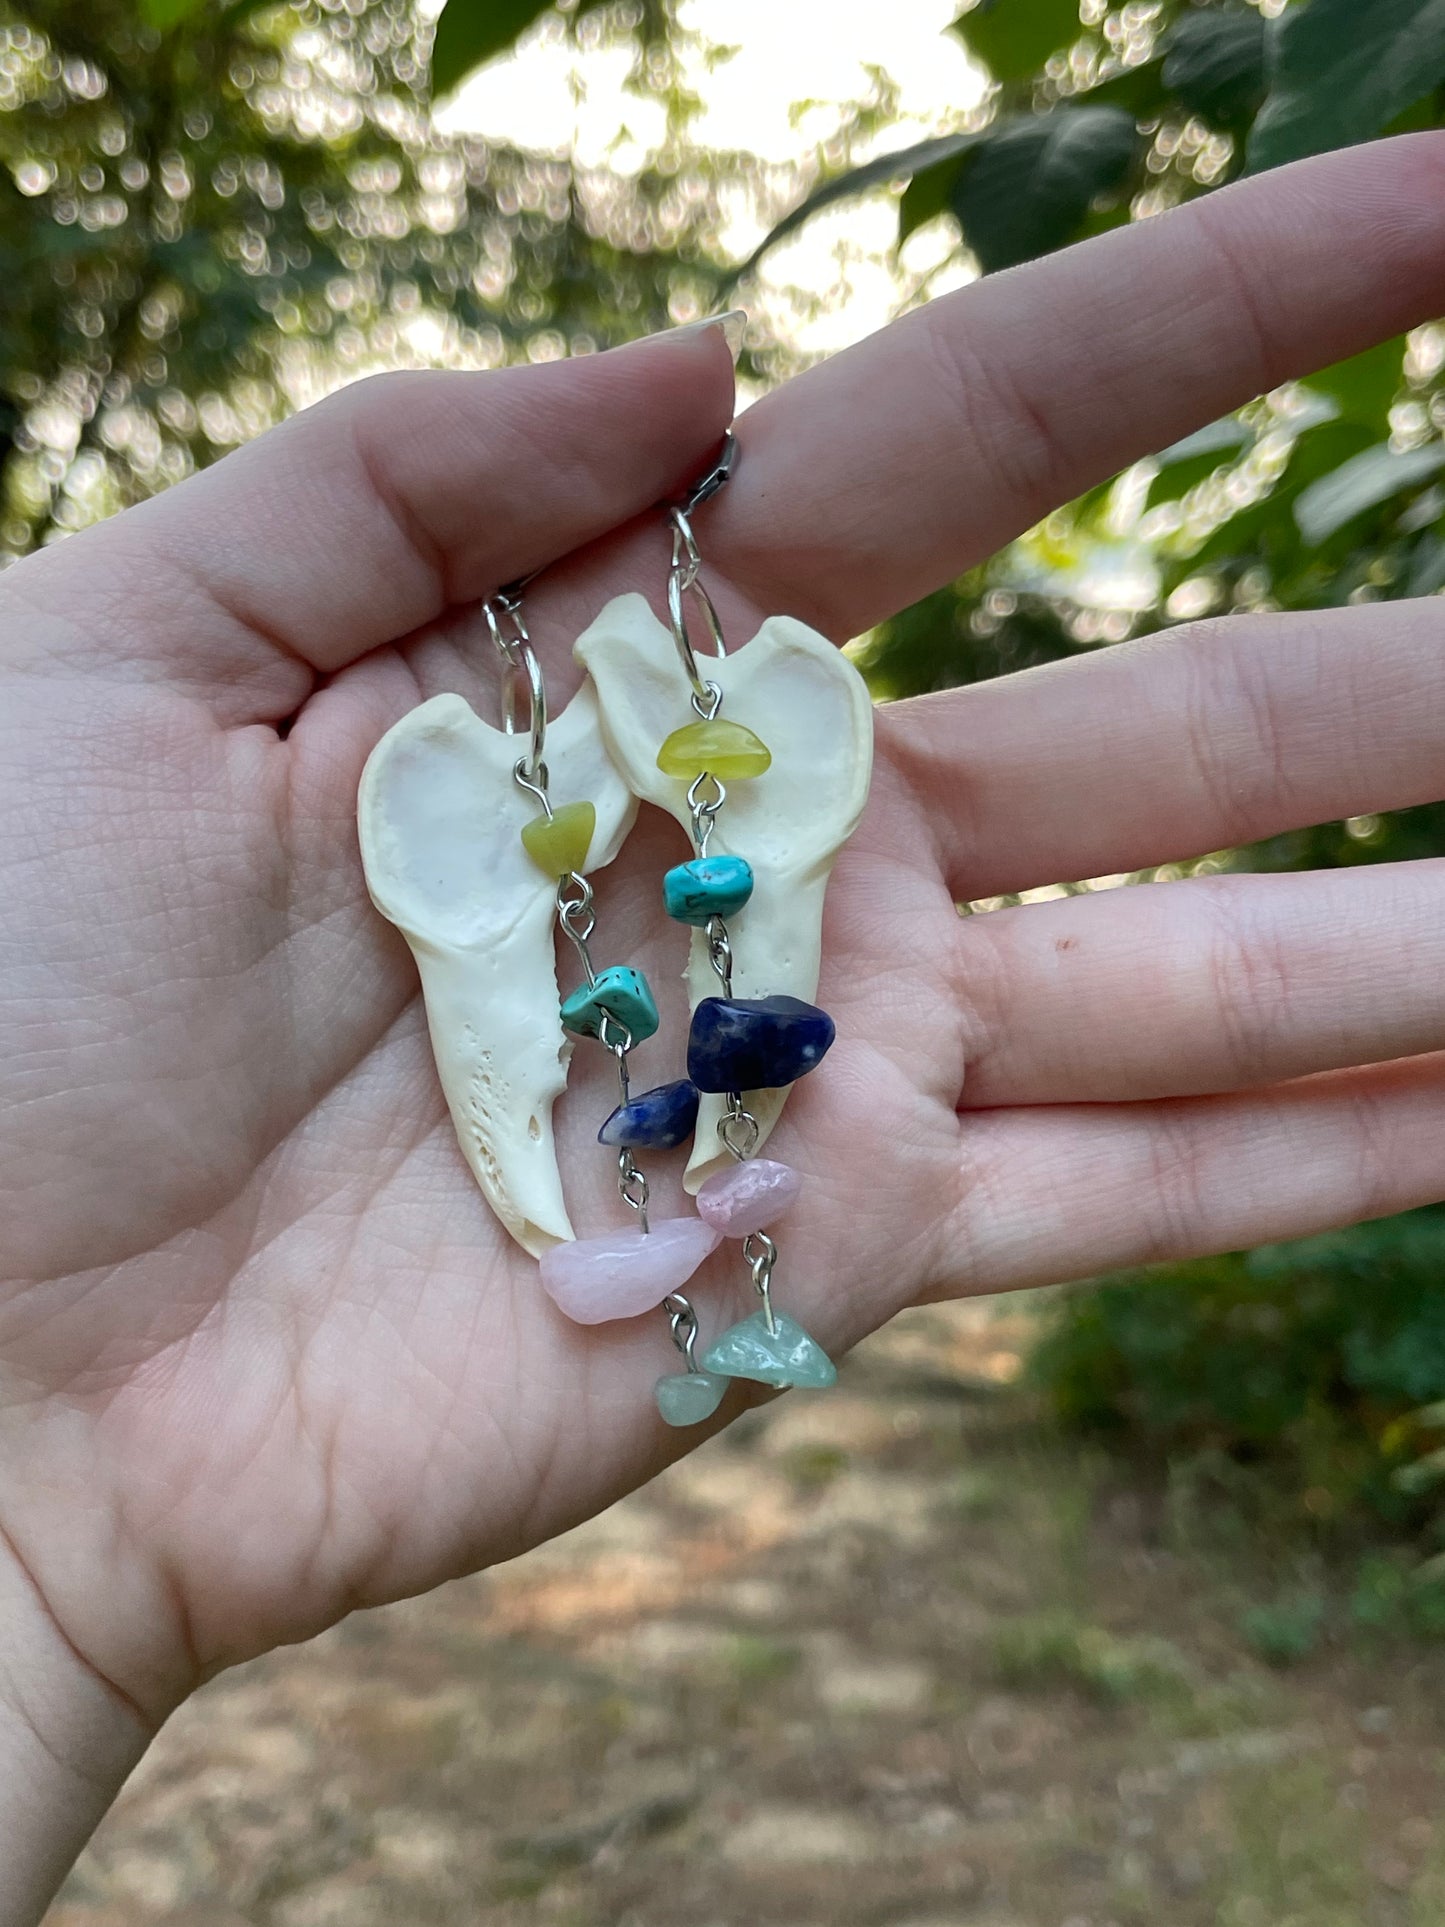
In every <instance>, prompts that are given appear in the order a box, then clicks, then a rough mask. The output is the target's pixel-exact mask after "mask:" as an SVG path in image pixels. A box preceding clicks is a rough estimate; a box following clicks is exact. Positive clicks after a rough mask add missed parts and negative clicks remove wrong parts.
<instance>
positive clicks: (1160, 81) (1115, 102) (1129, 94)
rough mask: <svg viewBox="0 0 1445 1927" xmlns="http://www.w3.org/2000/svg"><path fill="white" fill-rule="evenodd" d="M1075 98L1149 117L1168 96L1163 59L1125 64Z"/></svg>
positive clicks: (1135, 116)
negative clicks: (1135, 65)
mask: <svg viewBox="0 0 1445 1927" xmlns="http://www.w3.org/2000/svg"><path fill="white" fill-rule="evenodd" d="M1076 98H1077V99H1078V100H1079V101H1080V103H1081V104H1083V103H1086V104H1087V105H1088V106H1090V107H1123V108H1126V109H1127V110H1128V112H1129V113H1131V114H1132V115H1133V116H1134V118H1135V120H1150V119H1152V118H1153V117H1154V116H1155V115H1156V114H1158V113H1159V111H1160V109H1161V108H1163V107H1164V106H1165V105H1166V103H1167V102H1168V99H1169V93H1168V89H1167V88H1166V87H1165V85H1164V61H1163V59H1162V57H1159V56H1156V57H1155V58H1154V59H1153V60H1143V61H1141V62H1140V63H1139V65H1138V66H1137V67H1125V68H1123V69H1122V70H1121V71H1120V72H1119V73H1117V74H1110V76H1109V78H1108V79H1107V80H1101V81H1100V82H1099V83H1098V85H1097V86H1096V87H1090V88H1089V90H1088V91H1087V93H1083V94H1079V95H1078V96H1076Z"/></svg>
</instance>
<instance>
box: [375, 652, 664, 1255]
mask: <svg viewBox="0 0 1445 1927" xmlns="http://www.w3.org/2000/svg"><path fill="white" fill-rule="evenodd" d="M525 747H526V744H525V738H522V737H518V736H508V735H507V734H506V733H505V732H504V731H502V730H500V729H494V728H493V727H492V726H491V724H490V723H486V722H484V721H483V720H482V719H481V717H480V716H478V715H477V714H476V713H475V712H474V711H473V709H472V708H471V706H470V704H468V703H467V702H465V701H464V700H463V699H462V697H460V696H433V697H432V699H431V700H430V701H429V702H425V703H422V704H421V705H420V706H419V707H418V708H416V709H413V710H412V711H411V712H410V713H409V714H408V715H406V716H403V717H402V719H401V721H400V722H398V723H396V724H394V725H393V727H392V728H391V729H389V730H388V731H387V733H386V735H385V736H383V737H382V739H381V741H380V742H379V743H378V744H377V746H376V748H375V749H374V750H373V751H372V753H371V756H370V757H369V759H368V761H367V764H366V768H365V770H364V771H363V772H362V778H361V789H360V794H359V797H358V806H357V818H358V828H359V831H360V838H361V853H362V863H363V866H364V868H365V871H366V882H367V888H368V889H369V890H370V892H371V898H372V901H373V903H375V905H376V907H377V909H378V910H379V911H380V912H381V914H382V915H383V916H384V917H386V918H387V919H388V920H389V921H390V922H392V923H394V924H395V925H396V926H397V928H398V929H399V930H400V931H401V933H402V935H403V936H404V937H405V938H406V940H407V943H408V944H409V945H410V946H411V950H412V953H413V955H414V956H415V958H416V962H417V969H418V973H419V975H420V977H421V987H422V995H423V997H424V998H425V1001H426V1014H427V1027H428V1029H429V1031H430V1033H431V1043H432V1051H433V1054H434V1055H435V1057H436V1064H437V1071H438V1074H439V1076H440V1078H441V1084H442V1089H443V1090H444V1091H445V1093H446V1099H447V1104H448V1107H449V1108H450V1110H451V1115H452V1122H453V1124H454V1125H455V1127H456V1133H457V1141H458V1143H459V1145H460V1146H461V1151H462V1155H463V1157H464V1158H465V1159H466V1161H467V1164H468V1166H469V1167H470V1169H471V1172H472V1175H473V1176H474V1177H475V1178H476V1181H477V1183H478V1184H479V1185H480V1186H481V1189H482V1191H483V1193H484V1195H485V1196H486V1199H487V1202H488V1203H489V1204H490V1205H491V1207H492V1209H493V1211H494V1212H495V1213H496V1215H497V1217H498V1218H499V1219H500V1220H501V1222H502V1224H503V1225H504V1226H505V1227H506V1229H507V1231H508V1232H510V1234H511V1235H512V1237H513V1238H515V1239H516V1241H517V1242H518V1244H520V1245H521V1246H523V1248H524V1249H525V1250H527V1251H529V1252H531V1253H532V1255H533V1256H534V1257H540V1256H541V1254H542V1253H543V1252H544V1251H546V1250H548V1249H550V1248H551V1247H552V1246H553V1245H556V1244H559V1243H562V1242H565V1241H567V1240H570V1239H571V1238H572V1237H573V1236H574V1235H575V1234H574V1232H573V1229H572V1225H571V1221H570V1220H569V1218H568V1215H567V1206H566V1203H565V1201H564V1199H563V1195H562V1180H561V1176H560V1174H559V1172H558V1169H557V1150H556V1144H555V1141H554V1138H553V1134H552V1106H553V1103H554V1102H555V1100H556V1099H557V1098H558V1097H559V1096H560V1095H561V1092H562V1090H563V1088H564V1086H565V1084H566V1066H567V1060H568V1057H569V1055H570V1049H571V1047H570V1044H569V1042H568V1040H567V1038H566V1036H565V1034H564V1032H563V1029H562V1020H561V1017H560V1015H559V1000H558V991H557V974H556V963H555V951H554V946H553V918H554V912H555V903H554V898H555V893H556V882H555V880H554V879H550V878H548V877H546V876H544V875H543V874H542V872H541V871H540V870H539V869H538V868H537V867H536V865H535V864H534V863H533V861H532V859H531V858H530V857H529V856H528V854H527V852H526V849H525V848H524V846H523V843H522V826H523V824H525V823H527V822H530V821H531V820H532V819H533V818H534V817H536V816H538V815H539V814H540V813H541V806H540V804H539V803H538V802H537V800H536V798H535V797H533V796H529V795H528V794H527V793H526V792H525V791H524V790H522V789H521V788H519V786H518V785H517V783H516V782H515V781H514V780H513V774H512V772H513V770H514V768H515V766H516V763H517V760H518V757H519V756H521V755H522V754H523V753H524V751H525ZM546 763H547V769H548V774H549V778H550V786H549V793H550V796H551V799H552V802H553V806H554V808H555V807H557V806H558V805H561V804H565V803H571V802H582V801H587V802H590V803H592V804H593V805H594V806H595V808H596V811H597V826H596V830H595V831H594V833H593V837H592V850H591V855H590V857H589V859H588V863H589V869H592V870H596V869H600V868H601V867H602V866H603V865H604V864H607V863H610V862H611V861H612V859H613V857H614V856H616V854H617V852H618V850H619V849H620V848H621V846H622V843H623V840H624V838H625V837H626V835H627V832H628V830H629V829H630V828H631V826H632V821H633V817H634V816H635V814H636V811H637V803H636V799H635V798H634V797H633V795H632V793H631V791H630V790H629V788H628V786H627V784H626V783H625V782H624V781H623V780H622V777H621V775H620V773H619V772H618V770H617V768H616V767H615V765H614V764H613V762H612V760H611V758H610V757H609V755H608V753H607V749H606V746H605V744H604V742H603V738H602V733H601V729H600V726H599V718H598V710H597V701H596V697H595V695H594V694H593V692H592V690H591V689H590V688H587V687H585V686H584V687H583V688H582V689H581V690H579V691H578V693H577V694H576V695H575V696H574V697H573V698H572V701H571V702H570V703H569V704H568V705H567V707H566V709H564V710H563V712H562V714H561V715H560V716H558V717H557V718H556V719H555V720H554V721H553V722H552V723H551V725H550V726H549V728H548V731H547V746H546Z"/></svg>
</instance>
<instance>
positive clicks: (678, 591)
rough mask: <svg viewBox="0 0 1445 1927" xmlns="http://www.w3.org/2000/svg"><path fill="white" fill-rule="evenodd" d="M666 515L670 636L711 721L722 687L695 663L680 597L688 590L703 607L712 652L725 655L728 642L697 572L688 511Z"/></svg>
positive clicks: (696, 702)
mask: <svg viewBox="0 0 1445 1927" xmlns="http://www.w3.org/2000/svg"><path fill="white" fill-rule="evenodd" d="M668 516H669V518H670V520H671V522H672V567H671V568H670V569H669V570H668V573H667V614H668V619H669V621H670V622H671V625H672V640H673V642H674V643H675V644H676V646H677V654H678V660H679V661H680V662H681V664H682V668H683V674H684V675H685V676H686V677H687V680H688V682H689V683H690V685H691V687H692V706H693V708H694V709H695V710H696V711H697V713H698V715H699V716H701V717H702V719H703V721H704V722H711V721H712V719H713V717H714V716H716V715H717V713H718V710H719V709H720V708H721V707H722V690H721V689H720V688H719V687H718V685H717V684H716V683H715V682H708V681H706V680H705V679H704V677H703V675H702V673H701V671H700V670H699V669H698V666H697V656H696V654H695V653H694V650H693V646H692V638H691V637H690V636H689V635H688V633H687V611H686V608H685V606H684V603H683V597H684V596H685V595H686V594H687V593H688V592H689V590H690V591H691V592H692V594H693V595H694V596H695V597H696V599H697V603H698V607H699V608H700V609H701V610H702V615H703V621H704V622H705V624H706V626H707V629H708V632H709V634H710V635H711V637H712V645H713V654H714V655H715V656H720V657H721V656H725V655H726V654H727V645H726V643H725V642H724V641H723V633H722V624H721V623H720V622H719V621H718V613H717V610H716V609H715V608H714V607H713V601H712V597H711V596H710V595H709V594H708V592H707V590H706V589H705V588H704V587H703V585H702V582H701V580H700V579H699V576H698V569H699V568H700V566H701V563H702V558H701V556H700V555H699V554H698V548H697V542H696V540H695V538H694V536H693V533H692V525H691V523H690V522H689V521H688V519H687V511H686V510H685V509H681V508H672V509H669V510H668Z"/></svg>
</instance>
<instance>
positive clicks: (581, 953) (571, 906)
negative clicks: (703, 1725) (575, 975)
mask: <svg viewBox="0 0 1445 1927" xmlns="http://www.w3.org/2000/svg"><path fill="white" fill-rule="evenodd" d="M592 905H593V896H592V885H591V884H590V883H589V882H588V881H587V879H586V877H582V876H578V874H577V872H576V871H575V870H572V871H570V872H569V873H568V874H567V875H566V876H564V877H562V878H561V879H560V880H559V881H558V884H557V922H558V925H559V926H560V928H561V929H562V931H563V932H564V934H565V935H566V936H567V937H569V938H570V939H571V943H572V948H573V949H574V950H575V951H576V952H577V955H578V957H579V959H580V960H581V964H582V968H583V970H584V971H585V972H586V973H587V988H588V989H589V990H590V989H591V988H592V986H593V985H594V984H595V983H596V981H597V972H596V970H595V969H594V968H593V965H592V952H591V949H590V948H589V947H588V939H589V938H590V937H591V935H592V932H593V931H594V930H595V929H596V928H597V915H596V912H595V911H594V909H593V907H592Z"/></svg>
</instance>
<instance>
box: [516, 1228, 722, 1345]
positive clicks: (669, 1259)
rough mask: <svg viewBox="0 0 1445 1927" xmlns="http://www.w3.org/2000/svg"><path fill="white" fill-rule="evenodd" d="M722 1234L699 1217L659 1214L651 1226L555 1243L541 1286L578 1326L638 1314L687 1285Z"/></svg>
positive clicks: (544, 1262) (545, 1258)
mask: <svg viewBox="0 0 1445 1927" xmlns="http://www.w3.org/2000/svg"><path fill="white" fill-rule="evenodd" d="M721 1242H722V1233H721V1232H720V1231H716V1230H714V1228H713V1227H712V1226H711V1225H710V1224H704V1223H703V1221H702V1219H701V1218H657V1219H654V1220H653V1225H652V1229H651V1230H650V1231H649V1232H647V1233H645V1234H644V1233H643V1232H641V1231H612V1232H609V1233H608V1234H607V1235H606V1236H605V1237H602V1238H582V1239H580V1240H579V1241H578V1242H577V1243H575V1244H561V1245H553V1246H552V1247H551V1249H550V1250H548V1251H544V1252H543V1253H542V1259H541V1270H542V1284H543V1287H544V1288H545V1290H546V1292H547V1295H548V1297H549V1298H550V1299H551V1300H552V1302H553V1304H555V1305H556V1307H557V1309H558V1310H559V1311H564V1312H566V1314H567V1316H568V1317H569V1318H574V1319H575V1320H576V1321H577V1323H578V1324H579V1325H602V1324H605V1323H606V1322H607V1320H608V1319H610V1318H636V1317H638V1316H639V1314H640V1313H642V1312H645V1311H652V1310H654V1309H655V1308H656V1307H657V1306H658V1305H660V1304H661V1303H662V1301H663V1299H664V1298H666V1296H667V1294H668V1293H669V1292H670V1291H676V1290H677V1289H678V1287H679V1286H680V1285H684V1284H686V1283H687V1281H688V1279H689V1278H691V1276H692V1274H693V1273H694V1272H695V1271H696V1270H697V1268H698V1266H699V1265H700V1264H701V1263H702V1261H703V1259H704V1258H706V1257H707V1255H708V1254H709V1252H712V1251H716V1250H717V1247H718V1246H719V1244H721Z"/></svg>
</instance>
